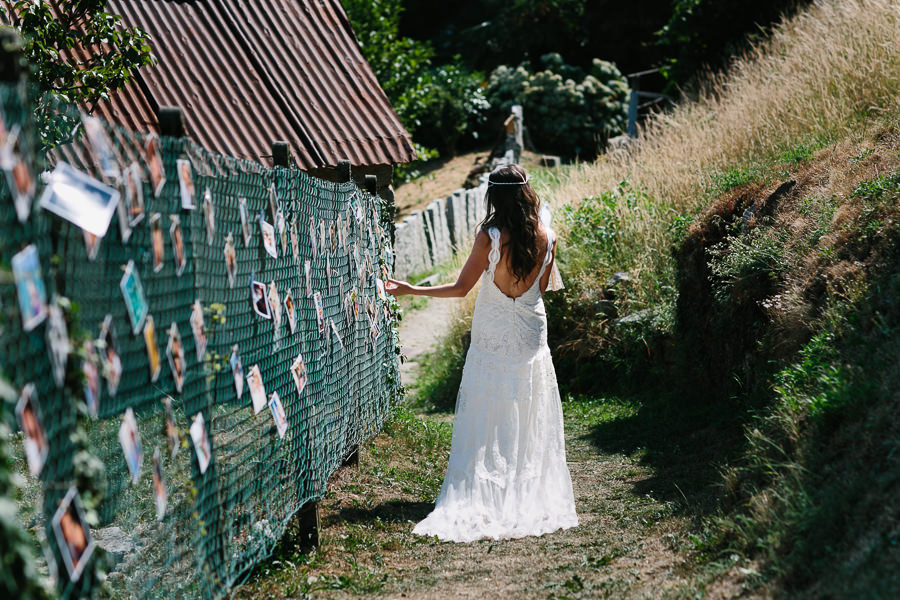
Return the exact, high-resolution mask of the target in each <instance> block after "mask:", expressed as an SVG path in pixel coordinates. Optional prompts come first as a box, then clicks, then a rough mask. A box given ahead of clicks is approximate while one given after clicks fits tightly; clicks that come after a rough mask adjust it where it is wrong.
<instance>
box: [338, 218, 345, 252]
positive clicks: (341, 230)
mask: <svg viewBox="0 0 900 600" xmlns="http://www.w3.org/2000/svg"><path fill="white" fill-rule="evenodd" d="M337 241H338V246H339V247H343V246H344V218H343V217H341V215H338V216H337Z"/></svg>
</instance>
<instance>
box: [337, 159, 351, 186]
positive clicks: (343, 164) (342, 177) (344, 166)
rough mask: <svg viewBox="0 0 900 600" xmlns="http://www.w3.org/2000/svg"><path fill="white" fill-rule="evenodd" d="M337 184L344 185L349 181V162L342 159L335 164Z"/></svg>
mask: <svg viewBox="0 0 900 600" xmlns="http://www.w3.org/2000/svg"><path fill="white" fill-rule="evenodd" d="M337 174H338V183H346V182H348V181H350V160H349V159H346V158H344V159H342V160H339V161H338V164H337Z"/></svg>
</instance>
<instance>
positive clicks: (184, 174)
mask: <svg viewBox="0 0 900 600" xmlns="http://www.w3.org/2000/svg"><path fill="white" fill-rule="evenodd" d="M175 165H176V168H177V169H178V189H179V191H180V192H181V208H182V209H184V210H194V209H195V208H197V205H195V204H194V171H193V169H192V168H191V161H189V160H187V159H186V158H179V159H178V160H176V161H175Z"/></svg>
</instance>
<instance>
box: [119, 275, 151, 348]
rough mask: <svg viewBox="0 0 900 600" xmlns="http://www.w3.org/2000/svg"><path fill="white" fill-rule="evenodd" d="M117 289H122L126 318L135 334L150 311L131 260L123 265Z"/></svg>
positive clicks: (138, 331)
mask: <svg viewBox="0 0 900 600" xmlns="http://www.w3.org/2000/svg"><path fill="white" fill-rule="evenodd" d="M119 289H120V290H122V297H123V298H124V299H125V309H126V311H127V312H128V319H129V320H130V321H131V333H132V334H133V335H137V334H138V333H140V331H141V329H142V328H143V327H144V320H145V319H146V318H147V315H148V314H149V312H150V306H149V305H148V304H147V297H146V296H145V295H144V286H143V284H142V283H141V276H140V275H139V274H138V272H137V269H136V268H135V266H134V261H133V260H129V261H128V265H126V267H125V274H124V275H122V279H121V280H120V281H119Z"/></svg>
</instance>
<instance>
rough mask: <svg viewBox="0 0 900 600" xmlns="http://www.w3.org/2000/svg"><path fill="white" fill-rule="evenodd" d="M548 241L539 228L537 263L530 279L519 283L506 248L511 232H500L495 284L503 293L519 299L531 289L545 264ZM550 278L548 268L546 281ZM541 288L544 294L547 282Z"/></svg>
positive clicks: (545, 275) (544, 232) (536, 241)
mask: <svg viewBox="0 0 900 600" xmlns="http://www.w3.org/2000/svg"><path fill="white" fill-rule="evenodd" d="M548 239H549V238H548V235H547V231H546V230H545V229H544V228H543V227H539V228H538V230H537V239H535V243H536V244H537V249H538V251H537V254H536V256H537V262H536V263H535V265H534V268H533V269H532V270H531V272H530V273H529V274H528V277H526V278H525V279H520V280H518V281H517V280H516V276H515V275H514V274H513V273H512V271H511V270H510V269H509V251H508V250H507V248H506V244H507V242H508V241H509V232H507V231H502V230H501V231H500V262H499V263H498V264H497V270H496V271H495V272H494V284H495V285H496V286H497V288H498V289H499V290H500V291H501V292H503V293H504V294H505V295H507V296H509V297H510V298H518V297H519V296H521V295H522V294H524V293H525V292H527V291H528V290H529V289H531V286H532V285H534V281H535V279H537V277H538V276H539V275H540V273H541V267H542V266H543V264H544V256H546V254H547V240H548ZM554 252H555V250H554ZM549 276H550V268H549V267H548V268H547V270H546V271H545V272H544V279H545V280H549ZM540 286H541V292H543V291H544V289H545V288H546V286H547V281H541V283H540Z"/></svg>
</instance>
